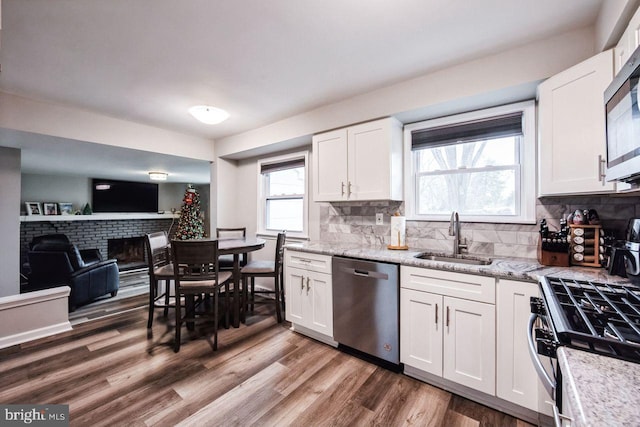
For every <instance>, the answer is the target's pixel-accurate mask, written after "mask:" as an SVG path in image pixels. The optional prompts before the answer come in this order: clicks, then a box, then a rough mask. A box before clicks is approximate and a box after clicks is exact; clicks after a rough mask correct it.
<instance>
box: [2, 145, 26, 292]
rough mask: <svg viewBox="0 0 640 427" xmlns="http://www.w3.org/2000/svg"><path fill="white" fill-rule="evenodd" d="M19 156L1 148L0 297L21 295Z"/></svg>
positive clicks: (15, 152)
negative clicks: (0, 242) (0, 238)
mask: <svg viewBox="0 0 640 427" xmlns="http://www.w3.org/2000/svg"><path fill="white" fill-rule="evenodd" d="M20 154H21V153H20V150H17V149H15V148H1V147H0V197H1V198H2V202H0V218H2V220H1V221H0V236H2V245H0V259H1V260H2V262H0V297H3V296H8V295H16V294H18V293H20V275H19V272H20V261H19V260H20V243H19V242H20V222H19V221H18V215H19V212H20V209H19V207H18V206H19V205H20Z"/></svg>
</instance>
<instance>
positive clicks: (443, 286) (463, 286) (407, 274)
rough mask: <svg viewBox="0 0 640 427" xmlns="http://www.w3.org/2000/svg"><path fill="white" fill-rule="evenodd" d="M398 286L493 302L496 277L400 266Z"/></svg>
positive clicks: (494, 299) (494, 300)
mask: <svg viewBox="0 0 640 427" xmlns="http://www.w3.org/2000/svg"><path fill="white" fill-rule="evenodd" d="M400 287H402V288H406V289H414V290H416V291H422V292H431V293H435V294H439V295H445V296H452V297H456V298H464V299H468V300H472V301H479V302H485V303H489V304H495V302H496V279H494V278H493V277H486V276H476V275H474V274H466V273H454V272H450V271H442V270H431V269H428V268H419V267H408V266H404V265H403V266H402V267H401V268H400Z"/></svg>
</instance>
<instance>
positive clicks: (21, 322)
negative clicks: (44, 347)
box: [0, 286, 71, 348]
mask: <svg viewBox="0 0 640 427" xmlns="http://www.w3.org/2000/svg"><path fill="white" fill-rule="evenodd" d="M70 292H71V288H69V287H68V286H60V287H57V288H51V289H44V290H41V291H34V292H28V293H25V294H19V295H10V296H6V297H2V298H0V348H5V347H10V346H12V345H16V344H21V343H24V342H27V341H32V340H35V339H38V338H44V337H47V336H50V335H54V334H58V333H61V332H66V331H69V330H71V323H69V311H68V310H69V309H68V304H69V294H70Z"/></svg>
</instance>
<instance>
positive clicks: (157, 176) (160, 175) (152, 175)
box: [149, 172, 169, 181]
mask: <svg viewBox="0 0 640 427" xmlns="http://www.w3.org/2000/svg"><path fill="white" fill-rule="evenodd" d="M167 176H169V174H168V173H165V172H149V179H151V180H152V181H166V180H167Z"/></svg>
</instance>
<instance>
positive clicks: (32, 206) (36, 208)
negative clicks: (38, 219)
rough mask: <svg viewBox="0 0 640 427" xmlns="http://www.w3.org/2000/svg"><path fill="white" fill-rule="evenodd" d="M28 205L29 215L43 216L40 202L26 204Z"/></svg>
mask: <svg viewBox="0 0 640 427" xmlns="http://www.w3.org/2000/svg"><path fill="white" fill-rule="evenodd" d="M24 204H25V205H27V215H42V208H41V207H40V202H24Z"/></svg>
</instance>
